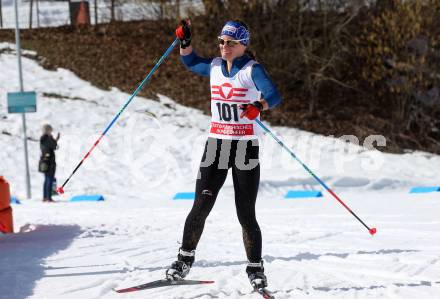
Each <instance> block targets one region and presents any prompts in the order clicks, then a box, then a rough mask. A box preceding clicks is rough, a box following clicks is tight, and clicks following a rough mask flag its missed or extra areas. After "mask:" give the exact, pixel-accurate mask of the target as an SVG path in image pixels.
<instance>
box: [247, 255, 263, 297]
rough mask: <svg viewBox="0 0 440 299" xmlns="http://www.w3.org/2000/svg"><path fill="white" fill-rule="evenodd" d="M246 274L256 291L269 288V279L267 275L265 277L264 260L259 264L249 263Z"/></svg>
mask: <svg viewBox="0 0 440 299" xmlns="http://www.w3.org/2000/svg"><path fill="white" fill-rule="evenodd" d="M246 273H247V275H248V277H249V281H250V283H251V285H252V287H253V288H254V289H255V290H259V289H263V288H265V287H267V278H266V275H264V267H263V260H261V261H260V262H259V263H248V265H247V267H246Z"/></svg>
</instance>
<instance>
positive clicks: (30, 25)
mask: <svg viewBox="0 0 440 299" xmlns="http://www.w3.org/2000/svg"><path fill="white" fill-rule="evenodd" d="M29 6H30V8H29V29H32V11H33V8H34V0H31V1H30V2H29Z"/></svg>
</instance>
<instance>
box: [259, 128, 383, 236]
mask: <svg viewBox="0 0 440 299" xmlns="http://www.w3.org/2000/svg"><path fill="white" fill-rule="evenodd" d="M255 121H256V122H257V124H258V125H260V127H261V128H263V130H264V131H266V132H267V133H269V135H270V136H272V138H273V139H275V141H276V142H278V144H279V145H281V147H282V148H284V149H285V150H286V151H287V152H289V154H290V155H291V156H292V157H293V158H294V159H295V160H296V161H298V162H299V164H301V165H302V167H304V169H305V170H307V172H308V173H309V174H310V175H311V176H312V177H314V178H315V179H316V180H317V181H318V182H319V183H320V184H321V186H323V187H324V188H325V190H327V191H328V192H329V193H330V194H331V195H332V196H333V197H334V198H335V199H336V200H337V201H338V202H339V203H340V204H341V205H343V206H344V208H346V209H347V210H348V211H349V212H350V213H351V214H352V215H353V216H354V217H355V218H356V219H357V220H359V222H360V223H362V225H363V226H365V227H366V228H367V229H368V232H369V233H370V234H371V235H374V234H375V233H376V232H377V229H376V228H374V227H373V228H370V227H368V225H366V224H365V223H364V222H363V221H362V220H361V219H360V218H359V217H358V216H357V215H356V214H355V213H354V212H353V211H352V210H351V209H350V208H349V207H348V206H347V205H346V204H345V203H344V202H343V201H342V200H341V199H340V198H339V196H337V195H336V193H335V192H333V190H332V189H330V188H329V187H328V186H327V185H326V184H325V183H324V182H323V181H322V180H321V179H320V178H319V177H318V176H317V175H315V174H314V173H313V172H312V171H311V170H310V168H308V167H307V165H306V164H304V163H303V162H302V161H301V160H300V159H299V158H298V157H297V156H296V155H295V154H294V153H293V152H292V151H291V150H290V149H289V148H288V147H287V146H286V145H285V144H284V143H283V142H282V141H281V140H280V139H279V138H278V137H277V136H275V134H273V133H272V131H271V130H269V128H268V127H266V126H265V125H264V124H263V123H262V122H261V121H260V120H259V119H255Z"/></svg>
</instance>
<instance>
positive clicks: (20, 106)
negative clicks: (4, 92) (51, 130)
mask: <svg viewBox="0 0 440 299" xmlns="http://www.w3.org/2000/svg"><path fill="white" fill-rule="evenodd" d="M29 112H37V94H36V93H35V91H30V92H8V113H29Z"/></svg>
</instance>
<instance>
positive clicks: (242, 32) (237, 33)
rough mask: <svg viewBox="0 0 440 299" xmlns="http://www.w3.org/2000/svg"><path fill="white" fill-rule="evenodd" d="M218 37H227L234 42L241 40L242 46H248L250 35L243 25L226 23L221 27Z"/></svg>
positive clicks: (231, 22) (232, 22)
mask: <svg viewBox="0 0 440 299" xmlns="http://www.w3.org/2000/svg"><path fill="white" fill-rule="evenodd" d="M220 35H227V36H230V37H232V38H233V39H235V40H241V41H240V43H241V44H242V45H245V46H247V45H249V39H250V35H251V34H250V33H249V30H247V29H246V28H245V27H244V26H243V25H241V24H240V23H238V22H234V21H228V22H226V24H225V25H224V26H223V28H222V31H221V33H220Z"/></svg>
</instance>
